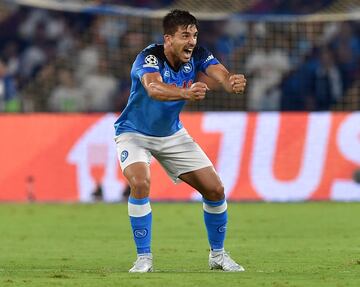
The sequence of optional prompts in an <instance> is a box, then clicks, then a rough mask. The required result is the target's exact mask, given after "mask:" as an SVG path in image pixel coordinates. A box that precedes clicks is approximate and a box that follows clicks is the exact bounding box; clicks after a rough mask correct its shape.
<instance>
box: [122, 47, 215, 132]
mask: <svg viewBox="0 0 360 287" xmlns="http://www.w3.org/2000/svg"><path fill="white" fill-rule="evenodd" d="M215 64H219V61H218V60H217V59H216V58H214V56H213V55H212V54H211V53H210V52H209V51H208V50H206V49H204V48H202V47H196V48H195V49H194V51H193V54H192V57H191V59H190V61H189V62H187V63H184V64H182V65H181V66H180V67H179V70H177V71H175V70H174V69H173V68H172V67H171V65H170V64H169V63H168V61H167V59H166V57H165V55H164V46H163V45H157V44H153V45H150V46H148V47H147V48H145V49H144V50H143V51H142V52H141V53H140V54H139V55H138V56H137V57H136V60H135V62H134V63H133V66H132V69H131V91H130V97H129V100H128V103H127V105H126V107H125V109H124V111H123V112H122V114H121V115H120V117H119V118H118V119H117V121H116V122H115V134H116V136H118V135H119V134H121V133H124V132H137V133H140V134H144V135H148V136H157V137H163V136H170V135H172V134H174V133H176V132H177V131H178V130H180V129H181V128H182V124H181V122H180V119H179V114H180V111H181V110H182V108H183V107H184V105H185V101H184V100H179V101H159V100H156V99H153V98H151V97H150V96H149V95H148V93H147V92H146V90H145V88H144V86H143V85H142V83H141V79H142V77H143V75H144V74H146V73H153V72H159V73H160V74H161V77H162V79H163V82H164V83H166V84H173V85H176V86H178V87H190V86H191V85H192V83H193V82H194V81H195V78H196V74H197V73H198V72H200V71H201V72H205V70H206V68H207V67H208V66H209V65H215Z"/></svg>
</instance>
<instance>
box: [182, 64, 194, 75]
mask: <svg viewBox="0 0 360 287" xmlns="http://www.w3.org/2000/svg"><path fill="white" fill-rule="evenodd" d="M183 71H184V72H185V73H190V72H191V71H192V65H191V64H190V63H186V64H185V65H184V66H183Z"/></svg>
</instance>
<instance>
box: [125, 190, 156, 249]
mask: <svg viewBox="0 0 360 287" xmlns="http://www.w3.org/2000/svg"><path fill="white" fill-rule="evenodd" d="M128 212H129V216H130V223H131V228H132V231H133V236H134V241H135V244H136V250H137V254H147V253H151V223H152V213H151V206H150V202H149V198H148V197H145V198H142V199H136V198H133V197H129V200H128Z"/></svg>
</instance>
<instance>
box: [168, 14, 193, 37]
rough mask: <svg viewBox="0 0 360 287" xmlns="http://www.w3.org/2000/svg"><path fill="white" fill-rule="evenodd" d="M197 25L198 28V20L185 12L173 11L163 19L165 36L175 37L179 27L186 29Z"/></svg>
mask: <svg viewBox="0 0 360 287" xmlns="http://www.w3.org/2000/svg"><path fill="white" fill-rule="evenodd" d="M191 25H195V26H196V28H198V21H197V20H196V18H195V17H194V16H193V15H191V14H190V13H189V11H185V10H178V9H175V10H172V11H171V12H170V13H168V14H167V15H166V16H165V17H164V19H163V28H164V34H168V35H174V34H175V32H176V31H177V29H178V27H179V26H183V27H184V28H186V27H188V26H191Z"/></svg>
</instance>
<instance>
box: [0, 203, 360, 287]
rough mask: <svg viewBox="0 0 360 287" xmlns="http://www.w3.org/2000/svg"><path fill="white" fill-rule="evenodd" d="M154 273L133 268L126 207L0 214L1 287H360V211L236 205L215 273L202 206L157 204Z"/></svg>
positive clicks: (353, 207)
mask: <svg viewBox="0 0 360 287" xmlns="http://www.w3.org/2000/svg"><path fill="white" fill-rule="evenodd" d="M152 209H153V254H154V267H155V272H154V273H149V274H129V273H128V269H129V268H130V267H131V265H132V262H133V261H134V259H135V247H134V245H133V241H132V237H131V236H132V235H131V231H130V225H129V220H128V216H127V205H126V204H108V205H106V204H90V205H81V204H1V205H0V286H2V287H9V286H36V287H39V286H47V287H48V286H97V287H98V286H117V287H118V286H124V287H125V286H126V287H128V286H142V287H144V286H152V287H155V286H156V287H159V286H166V287H177V286H191V287H194V286H201V287H203V286H206V287H209V286H272V287H282V286H337V287H340V286H360V217H359V216H360V203H327V202H321V203H301V204H273V203H272V204H270V203H248V204H244V203H241V204H240V203H232V204H229V217H230V222H229V225H228V233H227V240H226V249H227V250H229V251H230V252H231V255H232V257H233V258H234V259H236V260H237V261H238V262H239V263H240V264H242V265H243V266H244V267H245V269H246V272H242V273H224V272H221V271H210V270H209V269H208V266H207V257H208V244H207V239H206V233H205V227H204V224H203V219H202V205H201V204H200V203H187V204H186V203H181V204H178V203H177V204H166V203H153V204H152Z"/></svg>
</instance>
